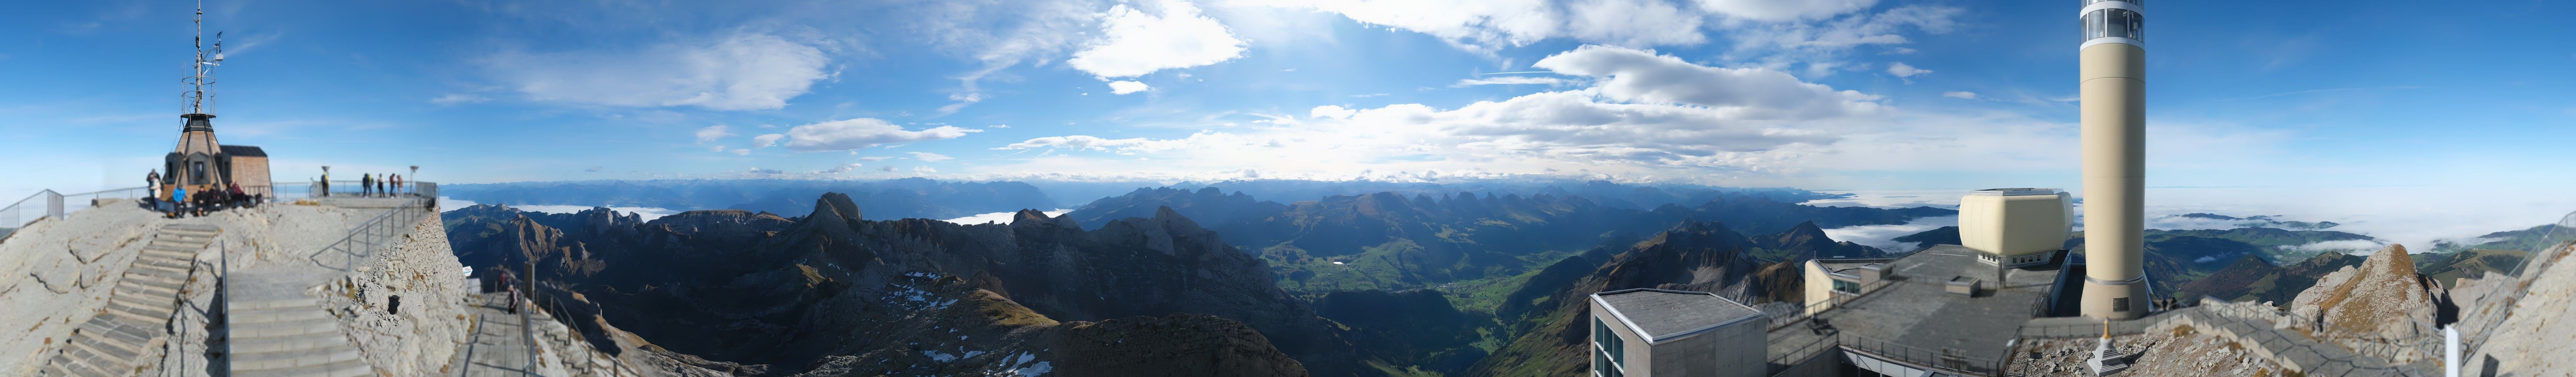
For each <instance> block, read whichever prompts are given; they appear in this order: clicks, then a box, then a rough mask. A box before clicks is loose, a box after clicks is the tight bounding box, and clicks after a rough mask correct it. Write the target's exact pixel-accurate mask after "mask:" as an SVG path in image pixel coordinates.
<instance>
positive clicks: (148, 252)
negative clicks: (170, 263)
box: [143, 244, 204, 260]
mask: <svg viewBox="0 0 2576 377" xmlns="http://www.w3.org/2000/svg"><path fill="white" fill-rule="evenodd" d="M202 249H204V248H196V249H184V248H179V247H162V246H159V244H154V246H144V247H143V258H169V259H177V260H196V259H197V250H202Z"/></svg>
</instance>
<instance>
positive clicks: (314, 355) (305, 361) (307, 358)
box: [232, 334, 358, 374]
mask: <svg viewBox="0 0 2576 377" xmlns="http://www.w3.org/2000/svg"><path fill="white" fill-rule="evenodd" d="M332 336H339V334H332ZM342 342H343V343H344V344H345V342H347V341H345V340H344V341H342ZM357 360H358V349H357V347H346V346H341V347H331V348H319V349H307V350H296V351H285V352H247V353H243V352H236V353H233V354H232V365H233V371H235V372H237V373H235V374H244V373H238V372H242V371H246V370H247V371H257V370H276V369H287V368H294V367H305V366H318V365H326V364H331V363H335V362H341V361H357ZM263 374H265V373H263Z"/></svg>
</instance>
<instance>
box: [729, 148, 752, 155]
mask: <svg viewBox="0 0 2576 377" xmlns="http://www.w3.org/2000/svg"><path fill="white" fill-rule="evenodd" d="M733 154H734V155H735V156H749V155H751V150H749V149H734V150H733Z"/></svg>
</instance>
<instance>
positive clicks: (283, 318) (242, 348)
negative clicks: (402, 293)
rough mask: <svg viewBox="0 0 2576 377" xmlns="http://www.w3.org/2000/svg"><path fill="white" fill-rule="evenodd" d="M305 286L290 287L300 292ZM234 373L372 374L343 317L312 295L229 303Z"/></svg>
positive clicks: (228, 316)
mask: <svg viewBox="0 0 2576 377" xmlns="http://www.w3.org/2000/svg"><path fill="white" fill-rule="evenodd" d="M301 291H302V290H301V289H296V290H292V291H291V292H301ZM225 306H226V307H227V308H226V310H225V312H226V316H225V325H224V326H225V328H226V329H227V331H230V333H231V335H232V342H231V343H229V345H230V346H231V347H230V348H231V350H232V351H231V353H230V357H231V360H230V361H231V367H232V368H231V370H232V375H234V376H335V377H336V376H373V375H375V372H373V371H370V370H369V368H368V367H367V364H366V362H364V361H361V360H358V348H357V347H352V346H350V344H349V338H348V336H347V335H344V334H343V333H342V331H340V321H339V320H336V319H332V318H331V316H330V315H329V314H328V313H327V312H324V311H323V309H322V303H321V301H320V300H316V299H313V298H310V297H291V298H269V299H244V300H232V301H231V302H228V303H226V304H225Z"/></svg>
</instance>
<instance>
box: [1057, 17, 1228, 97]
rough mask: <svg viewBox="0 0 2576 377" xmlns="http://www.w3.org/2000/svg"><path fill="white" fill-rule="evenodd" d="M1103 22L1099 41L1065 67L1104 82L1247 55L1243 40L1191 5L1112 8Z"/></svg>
mask: <svg viewBox="0 0 2576 377" xmlns="http://www.w3.org/2000/svg"><path fill="white" fill-rule="evenodd" d="M1102 23H1103V25H1102V30H1101V32H1100V37H1099V39H1097V40H1094V41H1092V42H1091V45H1090V46H1088V47H1085V48H1083V49H1082V51H1079V52H1075V53H1073V58H1072V59H1067V60H1065V61H1064V62H1065V64H1066V65H1069V66H1072V67H1073V68H1074V69H1078V70H1082V71H1083V72H1088V73H1091V74H1092V75H1096V76H1100V77H1134V76H1143V75H1145V74H1148V73H1154V71H1159V70H1165V69H1174V68H1189V67H1197V66H1202V65H1209V64H1216V63H1220V62H1224V61H1227V60H1234V58H1236V57H1240V56H1243V51H1244V43H1243V41H1242V40H1240V39H1235V37H1234V35H1233V34H1232V33H1228V32H1227V31H1226V28H1225V25H1224V24H1222V23H1218V22H1217V20H1216V19H1214V18H1208V17H1206V16H1201V15H1199V8H1198V7H1197V6H1195V5H1191V4H1190V3H1189V2H1188V1H1180V0H1163V1H1152V2H1146V3H1143V4H1132V5H1131V4H1119V5H1115V6H1111V7H1110V8H1109V12H1108V13H1107V17H1106V18H1104V19H1102ZM1137 86H1138V87H1139V89H1137V90H1142V89H1141V87H1142V85H1137ZM1121 90H1122V91H1124V92H1128V93H1132V92H1134V91H1133V90H1125V89H1121ZM1120 94H1125V93H1120Z"/></svg>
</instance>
